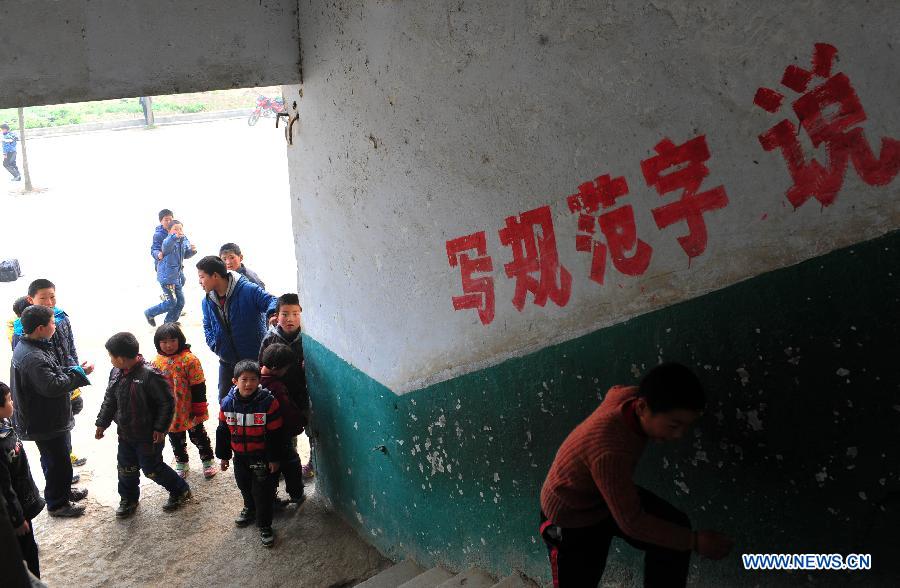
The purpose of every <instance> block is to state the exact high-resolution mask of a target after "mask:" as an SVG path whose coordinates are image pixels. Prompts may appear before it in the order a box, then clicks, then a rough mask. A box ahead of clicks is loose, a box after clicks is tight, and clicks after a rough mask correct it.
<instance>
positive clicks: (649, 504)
mask: <svg viewBox="0 0 900 588" xmlns="http://www.w3.org/2000/svg"><path fill="white" fill-rule="evenodd" d="M638 496H639V497H640V500H641V507H642V508H643V510H644V511H645V512H647V513H648V514H651V515H654V516H656V517H659V518H661V519H664V520H666V521H669V522H672V523H675V524H676V525H680V526H682V527H687V528H690V526H691V522H690V520H688V518H687V515H685V514H684V513H683V512H681V511H680V510H678V509H677V508H675V507H674V506H672V505H671V504H669V503H668V502H666V501H665V500H663V499H662V498H660V497H659V496H657V495H655V494H653V493H652V492H650V491H649V490H645V489H643V488H640V487H639V488H638ZM557 531H558V532H559V534H558V535H557ZM613 537H619V538H621V539H624V540H625V542H626V543H628V544H629V545H631V546H632V547H634V548H635V549H640V550H641V551H643V552H644V586H646V587H648V588H656V587H665V588H668V587H677V586H685V585H686V584H687V577H688V569H689V567H690V563H691V552H690V551H674V550H672V549H667V548H665V547H661V546H659V545H654V544H652V543H644V542H642V541H637V540H635V539H632V538H631V537H628V536H627V535H625V534H624V533H623V532H622V530H621V529H620V528H619V526H618V525H617V524H616V522H615V520H614V519H613V518H612V517H609V518H608V519H607V520H606V521H604V522H602V523H600V524H598V525H593V526H590V527H578V528H568V527H562V528H560V527H556V526H555V525H552V524H551V523H550V522H549V521H547V517H546V516H545V515H544V513H541V538H542V539H543V540H544V543H545V544H546V545H547V551H548V552H549V556H550V568H551V570H552V572H553V585H554V587H558V588H588V587H590V588H596V586H597V585H598V584H599V583H600V578H601V577H602V576H603V570H605V569H606V558H607V556H608V555H609V544H610V542H611V541H612V538H613Z"/></svg>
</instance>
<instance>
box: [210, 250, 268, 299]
mask: <svg viewBox="0 0 900 588" xmlns="http://www.w3.org/2000/svg"><path fill="white" fill-rule="evenodd" d="M219 257H220V258H221V259H222V261H223V262H224V263H225V269H227V270H228V271H230V272H237V273H239V274H241V275H242V276H244V277H245V278H247V279H248V280H250V281H251V282H253V283H254V284H256V285H257V286H259V287H260V288H262V289H263V290H265V289H266V285H265V284H264V283H263V281H262V280H261V279H259V276H258V275H256V272H255V271H253V270H252V269H250V268H249V267H247V266H246V265H244V254H243V253H241V248H240V247H238V244H237V243H225V244H224V245H222V246H221V247H219Z"/></svg>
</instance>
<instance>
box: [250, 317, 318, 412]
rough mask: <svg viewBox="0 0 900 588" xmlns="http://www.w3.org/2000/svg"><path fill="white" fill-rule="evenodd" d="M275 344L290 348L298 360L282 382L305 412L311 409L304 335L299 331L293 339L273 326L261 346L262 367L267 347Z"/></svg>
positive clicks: (260, 362)
mask: <svg viewBox="0 0 900 588" xmlns="http://www.w3.org/2000/svg"><path fill="white" fill-rule="evenodd" d="M275 343H281V344H282V345H287V346H288V347H290V348H291V351H293V352H294V355H295V356H296V358H297V361H296V362H295V363H294V364H293V365H291V368H290V369H289V370H288V372H287V373H286V374H285V375H284V377H283V378H282V379H281V380H282V381H283V382H284V384H285V386H287V389H288V394H289V395H290V398H291V400H293V401H294V404H296V405H297V407H298V408H299V409H300V410H302V411H305V410H307V409H308V408H309V393H308V392H307V390H306V372H305V371H304V370H303V334H302V332H301V331H299V330H298V331H297V332H296V333H295V334H294V336H293V337H289V336H288V335H286V334H285V332H284V330H282V328H281V327H279V326H278V325H271V326H270V327H269V330H268V332H267V333H266V336H265V337H264V338H263V340H262V343H261V344H260V346H259V359H258V360H257V361H258V362H259V364H260V365H262V356H263V352H264V351H265V350H266V348H267V347H269V346H270V345H274V344H275Z"/></svg>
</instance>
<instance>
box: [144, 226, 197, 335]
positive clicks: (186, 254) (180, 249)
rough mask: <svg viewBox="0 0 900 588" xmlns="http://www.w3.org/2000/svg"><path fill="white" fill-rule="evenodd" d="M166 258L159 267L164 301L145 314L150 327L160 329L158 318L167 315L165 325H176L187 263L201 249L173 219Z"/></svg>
mask: <svg viewBox="0 0 900 588" xmlns="http://www.w3.org/2000/svg"><path fill="white" fill-rule="evenodd" d="M160 253H161V254H162V257H161V258H160V260H159V263H158V264H157V266H156V280H157V281H158V282H159V285H160V287H161V288H162V291H163V301H162V302H161V303H159V304H157V305H156V306H153V307H151V308H148V309H147V310H145V311H144V318H145V319H147V322H148V323H150V326H152V327H155V326H156V316H157V315H160V314H163V313H166V318H165V322H167V323H174V322H176V321H178V318H179V317H180V316H181V310H182V309H183V308H184V291H183V290H182V286H184V281H185V280H184V260H185V259H188V258H190V257H193V256H194V254H195V253H197V248H196V247H195V246H194V245H192V244H191V242H190V241H189V240H188V238H187V237H185V236H184V226H183V225H182V224H181V221H177V220H173V221H172V224H171V228H170V229H169V236H168V237H166V238H165V240H163V242H162V249H161V250H160Z"/></svg>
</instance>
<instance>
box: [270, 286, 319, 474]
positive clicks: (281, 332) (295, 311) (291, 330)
mask: <svg viewBox="0 0 900 588" xmlns="http://www.w3.org/2000/svg"><path fill="white" fill-rule="evenodd" d="M302 313H303V307H302V306H300V297H299V296H297V294H294V293H288V294H282V295H281V296H279V297H278V301H277V303H276V306H275V324H274V325H270V326H269V330H268V332H267V333H266V336H265V338H264V339H263V340H262V343H261V344H260V346H259V361H260V363H261V364H264V363H265V362H264V361H263V354H264V353H265V352H266V349H267V348H268V347H269V346H270V345H274V344H276V343H281V344H282V345H287V346H288V347H289V348H290V350H291V352H293V354H294V361H293V362H292V363H291V366H290V369H288V371H287V373H285V375H284V376H283V377H282V380H283V381H284V383H285V385H286V386H287V388H288V395H289V396H290V399H291V400H292V401H293V403H294V404H295V405H296V406H297V408H298V409H299V410H300V412H301V413H302V415H303V422H304V427H305V426H306V423H307V422H308V421H309V417H310V405H309V393H308V392H307V389H306V372H304V370H303V337H302V330H303V319H302ZM307 437H309V441H310V444H312V436H311V435H309V434H308V433H307ZM303 476H304V477H305V478H312V477H313V476H315V471H314V470H313V468H312V463H311V462H309V463H306V464H304V465H303Z"/></svg>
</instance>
